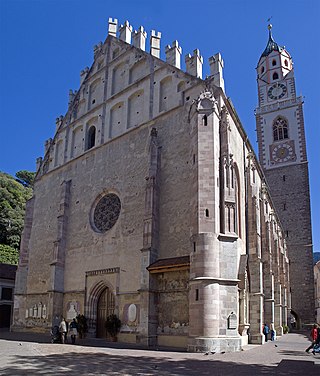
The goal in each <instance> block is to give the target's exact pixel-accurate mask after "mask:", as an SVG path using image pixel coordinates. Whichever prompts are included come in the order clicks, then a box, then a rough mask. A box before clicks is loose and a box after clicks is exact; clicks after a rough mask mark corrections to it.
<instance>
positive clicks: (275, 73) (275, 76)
mask: <svg viewBox="0 0 320 376" xmlns="http://www.w3.org/2000/svg"><path fill="white" fill-rule="evenodd" d="M278 78H279V75H278V73H277V72H274V73H273V76H272V79H273V80H277V79H278Z"/></svg>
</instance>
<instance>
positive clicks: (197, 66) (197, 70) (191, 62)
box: [185, 49, 203, 78]
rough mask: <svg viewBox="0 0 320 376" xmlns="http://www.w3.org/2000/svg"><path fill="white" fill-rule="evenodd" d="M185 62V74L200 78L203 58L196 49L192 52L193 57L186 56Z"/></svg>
mask: <svg viewBox="0 0 320 376" xmlns="http://www.w3.org/2000/svg"><path fill="white" fill-rule="evenodd" d="M185 62H186V71H187V73H189V74H191V75H192V76H196V77H199V78H202V64H203V57H202V56H201V55H200V51H199V50H198V49H196V50H194V51H193V56H191V55H190V54H188V55H186V57H185Z"/></svg>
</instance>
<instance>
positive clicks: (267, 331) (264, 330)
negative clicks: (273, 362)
mask: <svg viewBox="0 0 320 376" xmlns="http://www.w3.org/2000/svg"><path fill="white" fill-rule="evenodd" d="M263 334H264V338H265V340H266V342H268V334H269V327H268V325H267V324H264V326H263Z"/></svg>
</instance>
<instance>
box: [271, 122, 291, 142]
mask: <svg viewBox="0 0 320 376" xmlns="http://www.w3.org/2000/svg"><path fill="white" fill-rule="evenodd" d="M272 130H273V141H281V140H285V139H287V138H289V135H288V122H287V120H286V119H284V118H283V117H281V116H279V117H277V118H276V120H275V121H274V122H273V126H272Z"/></svg>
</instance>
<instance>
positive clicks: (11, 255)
mask: <svg viewBox="0 0 320 376" xmlns="http://www.w3.org/2000/svg"><path fill="white" fill-rule="evenodd" d="M18 261H19V251H18V250H17V249H15V248H12V247H10V246H9V245H4V244H0V263H2V264H11V265H18Z"/></svg>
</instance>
